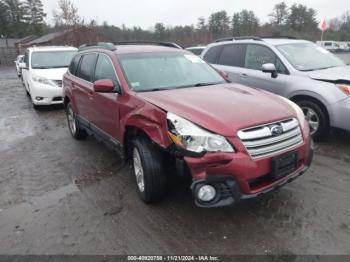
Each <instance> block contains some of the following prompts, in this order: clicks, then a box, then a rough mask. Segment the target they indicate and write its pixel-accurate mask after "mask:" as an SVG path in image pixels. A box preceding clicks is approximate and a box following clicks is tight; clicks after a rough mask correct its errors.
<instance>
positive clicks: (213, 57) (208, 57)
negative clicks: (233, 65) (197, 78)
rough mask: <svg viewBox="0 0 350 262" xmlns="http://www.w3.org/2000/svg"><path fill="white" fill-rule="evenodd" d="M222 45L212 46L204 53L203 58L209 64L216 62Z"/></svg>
mask: <svg viewBox="0 0 350 262" xmlns="http://www.w3.org/2000/svg"><path fill="white" fill-rule="evenodd" d="M221 48H222V46H213V47H211V48H209V50H208V51H207V52H206V53H205V55H204V60H205V61H207V62H208V63H210V64H216V63H217V61H218V56H219V54H220V51H221Z"/></svg>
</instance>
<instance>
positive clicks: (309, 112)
mask: <svg viewBox="0 0 350 262" xmlns="http://www.w3.org/2000/svg"><path fill="white" fill-rule="evenodd" d="M302 110H303V112H304V114H305V118H306V120H307V121H308V123H309V126H310V133H311V135H314V134H315V133H316V132H317V131H318V129H319V127H320V117H319V116H318V114H317V113H316V112H315V110H313V109H312V108H310V107H302Z"/></svg>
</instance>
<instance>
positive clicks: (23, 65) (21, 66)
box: [19, 63, 27, 69]
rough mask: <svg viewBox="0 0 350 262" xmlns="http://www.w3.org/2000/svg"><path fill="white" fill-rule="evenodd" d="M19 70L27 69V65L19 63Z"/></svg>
mask: <svg viewBox="0 0 350 262" xmlns="http://www.w3.org/2000/svg"><path fill="white" fill-rule="evenodd" d="M19 68H21V69H27V65H26V63H19Z"/></svg>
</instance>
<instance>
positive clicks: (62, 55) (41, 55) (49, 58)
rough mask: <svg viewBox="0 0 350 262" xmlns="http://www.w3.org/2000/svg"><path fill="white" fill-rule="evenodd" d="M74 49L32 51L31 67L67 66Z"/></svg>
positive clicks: (74, 52)
mask: <svg viewBox="0 0 350 262" xmlns="http://www.w3.org/2000/svg"><path fill="white" fill-rule="evenodd" d="M76 53H77V52H76V51H50V52H33V54H32V62H31V64H32V68H33V69H48V68H63V67H68V66H69V64H70V62H71V60H72V58H73V56H74V55H75V54H76Z"/></svg>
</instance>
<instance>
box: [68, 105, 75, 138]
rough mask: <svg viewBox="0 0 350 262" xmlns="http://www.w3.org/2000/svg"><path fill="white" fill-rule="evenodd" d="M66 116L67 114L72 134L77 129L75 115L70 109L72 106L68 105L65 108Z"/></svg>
mask: <svg viewBox="0 0 350 262" xmlns="http://www.w3.org/2000/svg"><path fill="white" fill-rule="evenodd" d="M67 116H68V125H69V129H70V131H71V132H72V134H73V135H74V134H75V133H76V131H77V126H76V123H75V116H74V112H73V110H72V107H70V106H69V107H68V110H67Z"/></svg>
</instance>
